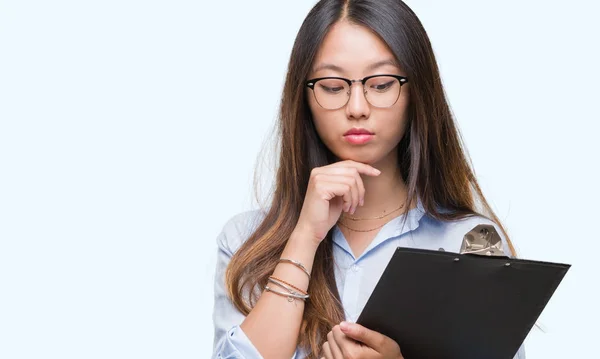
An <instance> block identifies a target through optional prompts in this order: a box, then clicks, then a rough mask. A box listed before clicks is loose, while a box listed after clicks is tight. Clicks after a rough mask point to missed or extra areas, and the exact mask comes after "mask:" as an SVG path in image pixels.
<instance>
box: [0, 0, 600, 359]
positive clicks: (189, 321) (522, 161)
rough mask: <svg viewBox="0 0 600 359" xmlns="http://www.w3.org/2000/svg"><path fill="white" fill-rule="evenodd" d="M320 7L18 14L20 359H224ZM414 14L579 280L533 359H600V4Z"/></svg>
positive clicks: (1, 94) (9, 345) (2, 71)
mask: <svg viewBox="0 0 600 359" xmlns="http://www.w3.org/2000/svg"><path fill="white" fill-rule="evenodd" d="M314 3H315V1H314V0H294V1H291V0H286V1H281V0H278V1H275V0H272V1H223V2H221V1H211V2H208V1H184V0H171V1H165V0H162V1H159V0H156V1H134V0H119V1H115V0H105V1H66V0H57V1H52V2H49V1H27V0H20V1H0V358H3V359H16V358H208V357H209V356H210V353H211V351H212V340H213V327H212V321H211V320H212V318H211V317H212V304H213V297H212V295H213V277H214V266H215V258H216V242H215V239H216V237H217V235H218V233H219V232H220V230H221V229H222V226H223V224H224V223H225V222H226V221H227V220H228V219H229V218H231V217H232V216H233V215H235V214H237V213H239V212H241V211H245V210H248V209H251V208H255V206H256V203H255V202H254V200H253V171H254V168H255V163H256V160H257V158H258V156H259V154H260V151H261V149H264V146H263V144H264V143H265V141H266V140H268V139H269V136H270V134H271V131H272V128H273V124H274V121H275V119H276V116H277V107H278V104H279V98H280V93H281V89H282V85H283V79H284V75H285V71H286V66H287V61H288V59H289V54H290V50H291V47H292V43H293V40H294V38H295V35H296V33H297V31H298V29H299V27H300V24H301V22H302V20H303V18H304V17H305V15H306V14H307V12H308V10H309V9H310V8H311V7H312V5H313V4H314ZM408 3H409V5H410V6H411V7H412V8H413V9H414V11H415V12H416V13H417V14H418V15H419V17H420V19H421V21H422V22H423V24H424V26H425V28H426V29H427V31H428V33H429V36H430V38H431V41H432V43H433V47H434V50H435V53H436V56H437V60H438V62H439V66H440V68H441V74H442V80H443V82H444V85H445V90H446V93H447V95H448V98H449V101H450V104H451V106H452V110H453V112H454V114H455V116H456V119H457V123H458V125H459V128H460V130H461V132H462V135H463V137H464V140H465V143H466V145H467V148H468V151H469V154H470V156H471V159H472V161H473V164H474V167H475V171H476V174H477V176H478V178H479V180H480V183H481V185H482V187H483V190H484V193H485V194H486V195H487V198H488V199H489V201H490V203H491V204H492V206H493V208H494V209H495V210H496V211H497V213H498V214H499V216H500V217H501V219H502V220H503V221H504V222H505V224H506V225H507V228H508V230H509V234H511V236H512V238H513V241H514V242H515V244H516V247H517V249H518V251H519V254H520V256H521V257H524V258H529V259H538V260H546V261H557V262H564V263H570V264H572V265H573V267H572V269H571V270H570V272H569V273H568V274H567V276H566V277H565V279H564V281H563V283H562V284H561V286H560V287H559V289H558V290H557V291H556V293H555V295H554V297H553V298H552V299H551V301H550V302H549V304H548V306H547V307H546V309H545V311H544V312H543V314H542V316H541V317H540V320H539V322H540V324H541V327H542V328H543V329H544V331H541V330H539V329H533V330H532V332H531V333H530V335H529V336H528V338H527V340H526V350H527V356H528V358H531V359H537V358H544V359H547V358H573V357H581V358H583V357H585V358H591V357H596V356H597V355H598V353H597V345H596V344H597V342H596V337H597V334H598V333H599V330H598V326H599V325H600V324H599V323H600V315H599V310H598V303H600V294H599V290H598V289H599V285H598V283H599V282H600V281H599V279H598V274H599V270H598V265H599V263H598V259H597V258H598V254H597V253H598V243H599V240H600V235H599V234H598V210H597V208H598V202H599V200H600V195H599V191H598V187H597V186H598V177H597V176H598V172H599V171H598V162H599V161H598V154H599V153H600V145H599V142H600V141H599V139H598V132H599V130H600V126H599V125H598V121H600V116H599V115H598V113H599V110H598V104H599V98H600V91H599V90H598V84H599V81H600V71H599V68H598V66H599V64H600V55H599V52H600V50H599V47H598V38H599V35H600V25H599V23H598V21H597V15H598V13H599V12H600V6H599V5H597V4H598V3H597V2H596V1H582V0H573V1H569V2H565V1H561V2H559V1H523V0H505V1H501V2H500V1H475V0H473V1H466V0H454V1H445V0H437V1H433V0H430V1H428V0H418V1H417V0H413V1H408ZM261 158H263V157H261ZM265 158H266V157H265ZM263 173H264V177H265V178H266V179H265V180H266V181H268V180H269V176H271V175H272V172H269V170H265V171H263Z"/></svg>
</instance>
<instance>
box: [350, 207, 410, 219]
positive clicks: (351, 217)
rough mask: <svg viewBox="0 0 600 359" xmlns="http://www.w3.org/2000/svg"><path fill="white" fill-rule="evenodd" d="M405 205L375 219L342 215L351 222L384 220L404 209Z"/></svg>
mask: <svg viewBox="0 0 600 359" xmlns="http://www.w3.org/2000/svg"><path fill="white" fill-rule="evenodd" d="M404 204H405V203H402V204H401V205H400V207H398V208H396V209H395V210H393V211H390V212H388V213H385V214H383V215H381V216H378V217H373V218H364V217H363V218H361V217H353V216H350V215H348V216H346V215H342V218H344V219H349V220H351V221H369V220H374V219H382V218H385V217H387V216H389V215H390V214H392V213H394V212H396V211H399V210H401V209H402V207H404ZM384 212H385V211H384Z"/></svg>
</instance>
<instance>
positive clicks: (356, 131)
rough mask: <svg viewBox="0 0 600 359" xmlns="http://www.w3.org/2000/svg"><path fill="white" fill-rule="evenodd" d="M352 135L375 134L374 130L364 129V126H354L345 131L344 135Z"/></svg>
mask: <svg viewBox="0 0 600 359" xmlns="http://www.w3.org/2000/svg"><path fill="white" fill-rule="evenodd" d="M350 135H373V132H371V131H369V130H367V129H364V128H353V129H351V130H348V131H346V133H344V136H350Z"/></svg>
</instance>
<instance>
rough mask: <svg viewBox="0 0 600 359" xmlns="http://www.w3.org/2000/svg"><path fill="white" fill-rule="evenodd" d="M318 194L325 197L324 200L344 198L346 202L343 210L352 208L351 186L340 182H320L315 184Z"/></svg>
mask: <svg viewBox="0 0 600 359" xmlns="http://www.w3.org/2000/svg"><path fill="white" fill-rule="evenodd" d="M315 186H316V189H317V192H318V193H321V194H322V195H323V199H325V200H327V201H330V200H331V199H332V198H334V197H336V196H338V197H342V199H343V202H344V207H343V208H350V206H352V193H351V191H350V187H351V186H350V185H348V184H345V183H340V182H339V181H338V182H327V181H319V182H318V183H316V184H315Z"/></svg>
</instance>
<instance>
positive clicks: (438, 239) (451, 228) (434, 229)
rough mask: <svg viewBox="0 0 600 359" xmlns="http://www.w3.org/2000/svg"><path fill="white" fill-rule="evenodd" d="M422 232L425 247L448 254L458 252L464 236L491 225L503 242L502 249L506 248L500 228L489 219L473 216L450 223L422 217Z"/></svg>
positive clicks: (477, 215)
mask: <svg viewBox="0 0 600 359" xmlns="http://www.w3.org/2000/svg"><path fill="white" fill-rule="evenodd" d="M421 224H422V225H423V230H424V232H425V233H424V234H425V236H424V238H422V240H423V241H424V243H425V245H426V247H431V248H432V249H439V248H444V250H446V251H449V252H457V253H458V252H460V246H461V244H462V241H463V237H464V235H465V234H466V233H467V232H469V231H470V230H472V229H473V228H475V227H477V226H478V225H481V224H487V225H492V226H494V228H495V229H496V232H498V234H499V235H500V238H501V239H502V242H503V248H505V250H506V249H507V248H508V245H507V241H506V237H505V236H504V233H502V231H501V229H500V226H499V225H498V224H497V223H496V222H494V221H492V220H491V219H489V218H487V217H485V216H482V215H479V214H475V215H471V216H467V217H464V218H460V219H454V220H450V221H442V220H437V219H435V218H433V217H430V216H427V215H426V216H424V218H422V220H421Z"/></svg>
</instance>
